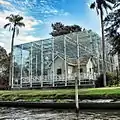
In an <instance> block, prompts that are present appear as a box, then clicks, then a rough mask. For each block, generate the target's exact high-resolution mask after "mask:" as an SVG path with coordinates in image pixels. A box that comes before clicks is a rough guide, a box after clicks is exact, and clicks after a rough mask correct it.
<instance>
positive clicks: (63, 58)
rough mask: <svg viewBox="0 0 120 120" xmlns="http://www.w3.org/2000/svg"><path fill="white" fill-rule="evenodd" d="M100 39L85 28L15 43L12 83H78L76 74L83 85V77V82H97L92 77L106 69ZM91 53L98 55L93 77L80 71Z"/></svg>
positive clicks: (38, 85) (20, 85) (95, 56)
mask: <svg viewBox="0 0 120 120" xmlns="http://www.w3.org/2000/svg"><path fill="white" fill-rule="evenodd" d="M100 41H101V40H100V37H99V36H98V35H97V34H95V33H92V31H88V32H86V31H83V32H77V33H70V34H67V35H61V36H58V37H54V38H50V39H45V40H38V41H34V42H30V43H25V44H20V45H16V46H14V57H13V66H14V72H13V75H12V77H13V85H12V87H20V88H23V87H31V88H32V87H38V88H40V87H44V86H48V87H49V86H51V87H55V86H59V85H62V86H68V85H74V81H75V77H76V76H77V77H78V78H79V85H81V84H82V80H84V83H83V84H93V83H92V82H91V81H90V80H91V79H93V80H95V79H96V78H94V77H96V76H95V74H98V73H100V72H101V71H102V67H101V60H102V59H101V56H102V53H101V43H100ZM107 52H108V51H107ZM88 56H89V57H92V59H94V68H91V69H94V70H93V73H92V78H90V75H91V73H90V74H89V73H88V72H87V71H86V72H83V73H81V72H77V71H80V68H81V66H82V63H81V60H80V59H81V58H82V57H88ZM106 60H107V62H106V63H109V64H110V65H108V66H110V68H108V67H107V68H108V70H112V68H111V67H112V62H111V57H109V58H107V59H106ZM86 65H87V63H86ZM86 65H84V66H85V67H86ZM86 69H87V68H86ZM57 71H59V72H57ZM58 73H59V74H58ZM86 76H87V78H86ZM85 80H86V81H85Z"/></svg>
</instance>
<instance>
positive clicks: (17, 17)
mask: <svg viewBox="0 0 120 120" xmlns="http://www.w3.org/2000/svg"><path fill="white" fill-rule="evenodd" d="M15 17H16V21H17V22H19V21H22V20H23V17H22V16H20V15H16V16H15Z"/></svg>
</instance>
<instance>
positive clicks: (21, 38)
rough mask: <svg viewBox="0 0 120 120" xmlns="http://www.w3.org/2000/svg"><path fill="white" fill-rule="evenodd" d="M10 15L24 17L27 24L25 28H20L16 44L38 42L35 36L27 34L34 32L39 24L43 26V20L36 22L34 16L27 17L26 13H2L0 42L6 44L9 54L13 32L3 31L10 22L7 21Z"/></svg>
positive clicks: (0, 15) (0, 14) (0, 18)
mask: <svg viewBox="0 0 120 120" xmlns="http://www.w3.org/2000/svg"><path fill="white" fill-rule="evenodd" d="M10 14H19V15H21V16H23V18H24V20H23V22H24V23H25V28H24V27H23V28H20V33H19V35H18V37H16V38H15V44H22V43H25V42H31V41H34V40H37V39H38V38H36V37H34V36H32V35H31V36H28V35H27V33H28V32H29V31H31V30H32V31H33V30H34V28H33V27H34V26H35V25H38V24H43V22H42V21H41V20H36V19H35V18H33V17H32V16H26V15H24V13H22V12H20V11H16V12H13V11H0V41H1V42H2V43H3V44H4V47H5V49H6V50H7V51H8V52H9V51H10V44H11V32H9V31H8V30H5V29H3V26H4V25H5V24H6V23H8V20H6V19H5V18H6V16H9V15H10Z"/></svg>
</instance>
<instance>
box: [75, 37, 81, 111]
mask: <svg viewBox="0 0 120 120" xmlns="http://www.w3.org/2000/svg"><path fill="white" fill-rule="evenodd" d="M78 40H79V39H78V35H77V64H78V69H77V77H76V78H75V103H76V112H77V113H78V111H79V101H78V80H79V84H80V60H79V57H80V53H79V41H78Z"/></svg>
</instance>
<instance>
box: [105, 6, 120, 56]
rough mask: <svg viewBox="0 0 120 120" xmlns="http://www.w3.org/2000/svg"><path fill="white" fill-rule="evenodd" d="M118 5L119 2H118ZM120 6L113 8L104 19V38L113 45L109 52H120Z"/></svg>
mask: <svg viewBox="0 0 120 120" xmlns="http://www.w3.org/2000/svg"><path fill="white" fill-rule="evenodd" d="M119 5H120V4H119ZM119 18H120V8H118V9H116V10H113V11H112V12H111V13H109V14H108V15H107V17H106V18H105V20H104V23H105V25H106V29H105V32H106V40H108V41H109V42H110V44H111V45H112V46H113V49H112V51H111V54H116V53H119V54H120V32H118V30H119V29H120V19H119Z"/></svg>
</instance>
